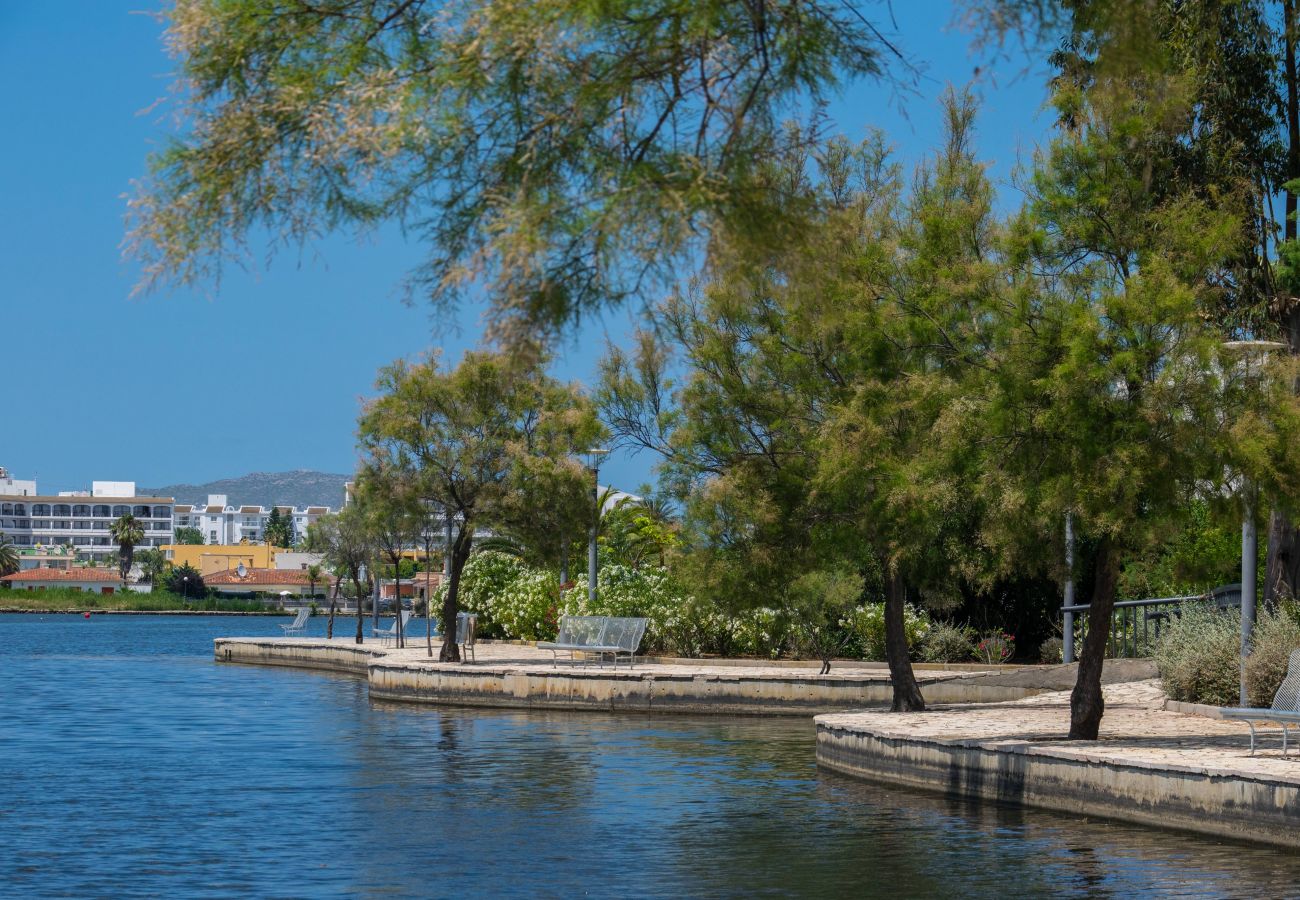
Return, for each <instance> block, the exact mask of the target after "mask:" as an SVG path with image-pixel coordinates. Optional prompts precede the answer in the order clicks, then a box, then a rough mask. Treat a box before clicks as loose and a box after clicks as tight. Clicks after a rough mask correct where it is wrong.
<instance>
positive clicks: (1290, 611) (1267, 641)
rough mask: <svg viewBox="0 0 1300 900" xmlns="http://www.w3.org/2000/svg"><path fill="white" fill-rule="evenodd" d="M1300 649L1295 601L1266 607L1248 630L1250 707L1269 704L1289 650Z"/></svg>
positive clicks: (1299, 622) (1299, 620)
mask: <svg viewBox="0 0 1300 900" xmlns="http://www.w3.org/2000/svg"><path fill="white" fill-rule="evenodd" d="M1297 649H1300V609H1298V608H1297V607H1296V605H1295V603H1294V601H1291V602H1287V603H1285V604H1283V605H1282V606H1281V607H1280V608H1277V609H1269V608H1265V609H1264V610H1263V611H1262V612H1261V613H1260V616H1259V618H1258V620H1257V621H1256V622H1255V629H1254V631H1252V632H1251V645H1250V656H1248V657H1247V658H1246V693H1247V696H1248V697H1249V699H1250V705H1251V706H1272V705H1273V695H1274V694H1276V693H1277V689H1278V688H1279V687H1281V686H1282V679H1284V678H1286V674H1287V667H1288V664H1289V662H1290V659H1291V653H1292V651H1294V650H1297Z"/></svg>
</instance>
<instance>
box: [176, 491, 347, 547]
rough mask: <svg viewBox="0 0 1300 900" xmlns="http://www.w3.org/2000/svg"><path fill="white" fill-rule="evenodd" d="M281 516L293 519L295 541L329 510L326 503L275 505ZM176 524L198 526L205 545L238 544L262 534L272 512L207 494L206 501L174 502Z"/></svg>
mask: <svg viewBox="0 0 1300 900" xmlns="http://www.w3.org/2000/svg"><path fill="white" fill-rule="evenodd" d="M274 508H275V509H278V510H280V515H282V516H288V517H290V518H291V519H293V535H294V539H295V540H299V541H300V540H302V539H303V538H305V537H306V536H307V526H308V525H313V524H315V522H316V521H317V520H318V519H319V518H320V517H321V516H323V515H326V514H327V513H329V512H330V508H329V507H328V506H308V507H305V508H303V509H294V508H293V507H292V506H277V507H274ZM175 509H176V527H177V528H197V529H198V530H199V532H200V533H201V534H202V535H203V543H205V544H238V543H240V542H241V541H245V540H246V541H248V542H249V543H253V542H256V541H261V540H262V539H263V538H264V536H265V529H266V520H267V519H268V518H269V517H270V515H271V509H272V507H269V506H232V505H230V503H229V502H227V498H226V495H225V494H209V495H208V502H207V503H204V504H200V505H197V506H195V505H192V504H189V503H177V504H176V505H175Z"/></svg>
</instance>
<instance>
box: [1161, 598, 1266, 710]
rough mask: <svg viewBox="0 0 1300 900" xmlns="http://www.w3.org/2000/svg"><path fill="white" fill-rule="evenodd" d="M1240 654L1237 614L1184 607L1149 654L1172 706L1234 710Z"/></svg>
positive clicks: (1209, 606) (1197, 606) (1196, 605)
mask: <svg viewBox="0 0 1300 900" xmlns="http://www.w3.org/2000/svg"><path fill="white" fill-rule="evenodd" d="M1240 648H1241V614H1240V613H1239V612H1238V611H1237V610H1220V609H1217V608H1215V607H1214V606H1213V605H1212V604H1209V603H1188V604H1184V605H1183V607H1182V609H1180V610H1179V613H1178V615H1177V616H1174V617H1173V618H1172V619H1171V620H1170V622H1169V624H1168V626H1167V627H1166V628H1164V629H1163V633H1162V634H1161V635H1160V639H1159V640H1158V641H1157V642H1156V645H1155V652H1154V654H1153V656H1154V658H1155V662H1156V668H1157V670H1158V671H1159V672H1160V680H1161V682H1162V683H1163V684H1164V688H1165V693H1166V694H1168V695H1169V698H1170V699H1171V700H1181V701H1185V702H1188V703H1209V704H1212V705H1215V706H1236V705H1237V700H1238V691H1239V688H1238V685H1239V678H1240V669H1239V666H1240ZM1270 699H1271V698H1270Z"/></svg>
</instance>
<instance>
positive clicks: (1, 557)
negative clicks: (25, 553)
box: [0, 531, 18, 576]
mask: <svg viewBox="0 0 1300 900" xmlns="http://www.w3.org/2000/svg"><path fill="white" fill-rule="evenodd" d="M17 571H18V549H17V548H16V547H14V542H13V541H11V540H9V538H8V537H6V536H5V534H4V532H2V531H0V576H2V575H12V574H13V573H14V572H17Z"/></svg>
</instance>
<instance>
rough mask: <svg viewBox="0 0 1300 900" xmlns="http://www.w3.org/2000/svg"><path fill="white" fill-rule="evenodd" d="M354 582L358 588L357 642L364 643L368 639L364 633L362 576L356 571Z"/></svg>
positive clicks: (364, 617)
mask: <svg viewBox="0 0 1300 900" xmlns="http://www.w3.org/2000/svg"><path fill="white" fill-rule="evenodd" d="M352 584H353V586H355V587H356V589H357V643H358V644H364V643H365V642H366V639H365V638H364V637H363V636H362V635H363V634H364V633H365V621H366V614H365V612H364V609H365V604H364V603H362V602H361V577H360V576H359V575H358V574H357V573H356V572H353V573H352Z"/></svg>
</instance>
